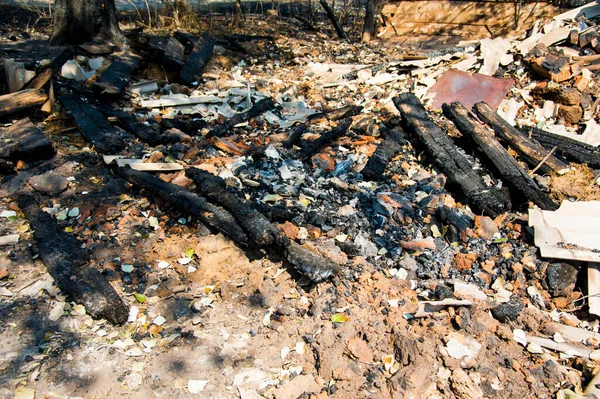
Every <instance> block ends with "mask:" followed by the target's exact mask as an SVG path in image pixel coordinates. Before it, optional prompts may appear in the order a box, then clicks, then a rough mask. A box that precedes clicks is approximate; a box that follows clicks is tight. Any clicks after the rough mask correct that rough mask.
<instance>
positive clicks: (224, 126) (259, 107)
mask: <svg viewBox="0 0 600 399" xmlns="http://www.w3.org/2000/svg"><path fill="white" fill-rule="evenodd" d="M274 107H275V102H274V101H273V100H272V99H271V98H264V99H262V100H260V101H258V102H257V103H256V104H254V105H253V106H252V107H251V108H250V109H249V110H247V111H244V112H240V113H239V114H236V115H235V116H233V117H232V118H230V119H228V120H226V121H225V122H223V123H221V124H219V125H217V126H215V127H214V128H213V129H212V130H211V131H209V132H208V134H207V135H206V138H210V137H213V136H216V137H221V136H224V135H225V133H226V132H228V131H229V130H231V129H232V128H233V127H234V126H235V125H237V124H239V123H243V122H246V121H248V120H250V119H251V118H255V117H257V116H258V115H260V114H262V113H264V112H267V111H268V110H270V109H273V108H274Z"/></svg>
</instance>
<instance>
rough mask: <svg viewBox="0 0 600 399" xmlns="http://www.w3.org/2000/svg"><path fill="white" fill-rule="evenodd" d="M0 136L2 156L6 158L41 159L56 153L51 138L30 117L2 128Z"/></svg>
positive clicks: (13, 159)
mask: <svg viewBox="0 0 600 399" xmlns="http://www.w3.org/2000/svg"><path fill="white" fill-rule="evenodd" d="M0 138H1V139H2V140H0V158H2V159H5V160H10V161H17V160H19V159H21V160H24V161H39V160H42V159H45V158H50V157H51V156H53V155H54V148H53V147H52V143H51V142H50V140H48V138H47V137H46V136H44V133H42V131H41V130H40V129H38V128H37V127H36V126H34V124H33V123H31V121H30V120H29V118H24V119H21V120H18V121H17V122H15V123H13V124H12V125H11V126H9V127H7V128H6V129H3V130H0Z"/></svg>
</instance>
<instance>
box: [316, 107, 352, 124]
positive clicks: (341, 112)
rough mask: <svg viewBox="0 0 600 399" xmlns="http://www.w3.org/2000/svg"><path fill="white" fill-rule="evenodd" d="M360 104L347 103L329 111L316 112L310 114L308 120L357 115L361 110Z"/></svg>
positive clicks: (334, 118) (333, 119) (334, 119)
mask: <svg viewBox="0 0 600 399" xmlns="http://www.w3.org/2000/svg"><path fill="white" fill-rule="evenodd" d="M362 110H363V106H362V105H348V106H346V107H342V108H339V109H334V110H331V111H325V112H319V113H316V114H312V115H311V116H309V117H308V121H309V122H316V121H319V120H330V121H339V120H340V119H346V118H349V117H351V116H355V115H358V114H360V113H361V112H362Z"/></svg>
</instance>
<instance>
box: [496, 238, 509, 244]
mask: <svg viewBox="0 0 600 399" xmlns="http://www.w3.org/2000/svg"><path fill="white" fill-rule="evenodd" d="M505 242H508V237H500V238H496V239H495V240H492V244H504V243H505Z"/></svg>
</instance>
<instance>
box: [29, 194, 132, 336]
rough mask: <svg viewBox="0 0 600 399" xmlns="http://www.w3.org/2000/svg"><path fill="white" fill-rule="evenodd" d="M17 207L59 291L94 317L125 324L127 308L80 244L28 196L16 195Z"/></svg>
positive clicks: (127, 313)
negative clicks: (29, 226) (32, 234)
mask: <svg viewBox="0 0 600 399" xmlns="http://www.w3.org/2000/svg"><path fill="white" fill-rule="evenodd" d="M18 204H19V207H20V208H21V210H22V211H23V213H24V214H25V217H26V218H27V220H28V221H29V223H30V224H31V227H32V230H34V237H35V240H36V241H37V247H38V252H39V255H40V257H41V258H42V260H43V261H44V264H45V265H46V269H47V270H48V273H50V275H51V276H52V278H53V279H54V281H56V284H57V285H58V287H59V288H60V289H61V291H62V292H63V293H65V294H66V295H68V296H70V297H72V298H73V300H75V302H77V303H80V304H82V305H83V306H85V310H86V312H87V313H88V314H90V315H91V316H92V317H94V318H105V319H107V320H109V321H111V322H112V323H117V324H122V323H124V322H125V321H127V317H128V315H129V309H128V306H127V305H126V304H125V302H123V300H122V299H121V297H120V296H119V294H117V292H116V291H115V289H114V288H113V287H112V286H111V285H110V283H109V282H108V280H107V279H106V277H105V276H104V275H103V274H102V273H100V271H98V270H97V269H95V268H94V267H90V266H89V265H88V254H87V253H86V252H85V250H84V249H82V248H81V242H79V241H78V240H77V239H76V238H75V237H74V236H73V235H71V234H68V233H66V232H65V231H64V230H63V228H62V227H60V226H59V225H58V224H57V223H56V220H55V219H54V218H53V217H52V216H50V215H49V214H47V213H46V212H44V211H42V210H41V209H40V206H39V204H38V203H37V202H36V200H35V199H34V198H33V197H32V196H30V195H22V196H20V197H19V199H18Z"/></svg>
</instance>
